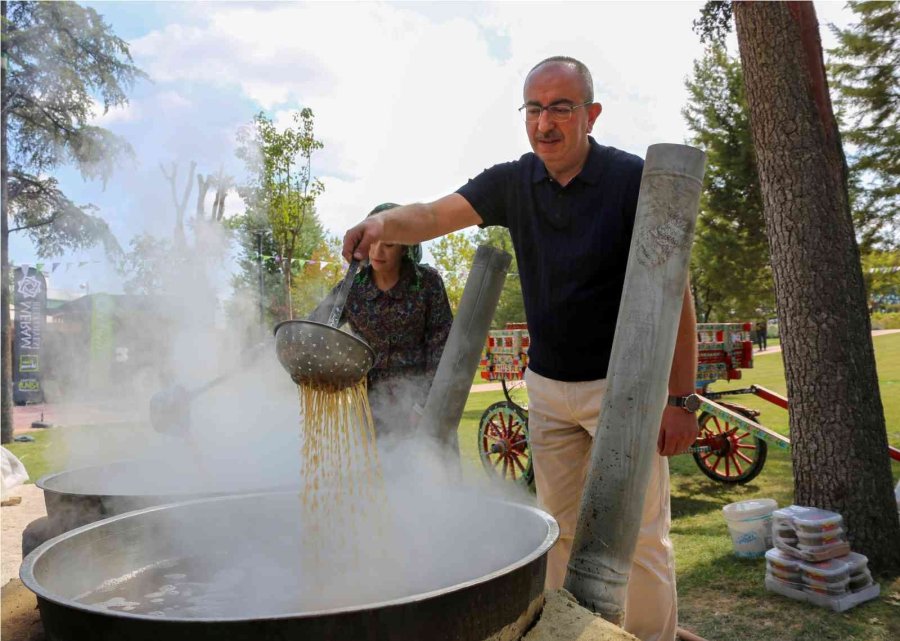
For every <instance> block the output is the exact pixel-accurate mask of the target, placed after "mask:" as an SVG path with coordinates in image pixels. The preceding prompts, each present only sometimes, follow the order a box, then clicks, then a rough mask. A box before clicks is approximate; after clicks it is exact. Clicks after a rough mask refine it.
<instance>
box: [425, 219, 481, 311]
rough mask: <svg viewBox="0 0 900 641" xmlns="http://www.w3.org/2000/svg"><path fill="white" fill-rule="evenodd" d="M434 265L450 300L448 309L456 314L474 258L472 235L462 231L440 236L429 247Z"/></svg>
mask: <svg viewBox="0 0 900 641" xmlns="http://www.w3.org/2000/svg"><path fill="white" fill-rule="evenodd" d="M430 250H431V255H432V256H434V263H435V266H436V267H437V269H438V270H439V271H440V272H441V277H442V278H443V279H444V288H445V289H446V290H447V298H448V299H449V300H450V309H451V310H453V313H454V314H456V309H457V308H458V307H459V300H460V298H462V293H463V289H465V286H466V278H467V277H468V275H469V268H470V267H471V266H472V259H473V258H474V257H475V243H473V242H472V235H471V234H470V233H467V232H464V231H458V232H454V233H452V234H447V235H446V236H441V237H440V238H438V239H437V240H435V241H434V242H433V243H432V244H431V247H430Z"/></svg>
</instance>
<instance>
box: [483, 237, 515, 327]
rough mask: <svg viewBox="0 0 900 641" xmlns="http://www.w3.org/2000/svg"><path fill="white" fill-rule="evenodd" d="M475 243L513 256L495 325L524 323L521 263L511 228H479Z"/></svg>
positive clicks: (495, 316)
mask: <svg viewBox="0 0 900 641" xmlns="http://www.w3.org/2000/svg"><path fill="white" fill-rule="evenodd" d="M475 245H476V246H477V245H487V246H489V247H496V248H497V249H502V250H503V251H505V252H506V253H508V254H509V255H511V256H512V257H513V260H512V264H510V266H509V275H508V276H507V277H506V281H505V282H504V283H503V292H502V293H501V294H500V302H498V303H497V311H496V312H495V313H494V322H493V327H495V328H502V327H503V326H505V325H506V324H507V323H524V322H525V302H524V300H523V299H522V284H521V282H520V281H519V265H518V263H517V262H516V252H515V250H513V244H512V238H510V236H509V230H508V229H507V228H506V227H485V228H483V229H479V230H478V232H477V233H476V235H475Z"/></svg>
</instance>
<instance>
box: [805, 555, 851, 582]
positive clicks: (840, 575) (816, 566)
mask: <svg viewBox="0 0 900 641" xmlns="http://www.w3.org/2000/svg"><path fill="white" fill-rule="evenodd" d="M800 571H801V572H803V576H804V580H806V577H809V578H810V579H812V580H814V581H827V582H828V583H834V582H835V581H840V580H844V579H847V580H848V581H849V580H850V565H849V564H848V563H844V562H843V561H841V560H840V559H829V560H828V561H820V562H819V563H809V562H807V561H801V562H800Z"/></svg>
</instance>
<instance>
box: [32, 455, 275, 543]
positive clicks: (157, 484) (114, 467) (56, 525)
mask: <svg viewBox="0 0 900 641" xmlns="http://www.w3.org/2000/svg"><path fill="white" fill-rule="evenodd" d="M224 481H227V479H224ZM215 482H216V483H217V484H219V486H218V487H216V486H214V485H213V483H212V481H210V480H208V479H204V478H203V477H202V474H201V473H200V472H196V471H195V472H194V473H187V472H185V471H184V470H182V471H181V472H180V473H178V474H173V473H172V471H171V468H170V467H169V466H167V465H166V463H164V462H160V461H140V460H124V461H116V462H113V463H109V464H106V465H94V466H90V467H81V468H76V469H72V470H65V471H63V472H58V473H55V474H48V475H46V476H43V477H41V478H39V479H38V480H37V481H36V483H35V485H37V486H38V487H39V488H41V489H42V490H43V491H44V503H45V504H46V506H47V520H46V521H43V520H41V522H39V523H37V527H36V528H32V530H33V532H31V533H30V536H29V537H27V538H28V539H29V540H26V541H23V548H24V552H25V553H26V554H27V553H28V552H30V551H31V550H32V549H34V548H35V547H37V545H39V544H41V543H43V542H44V541H46V540H47V539H50V538H52V537H54V536H57V535H59V534H62V533H63V532H68V531H69V530H72V529H75V528H77V527H81V526H82V525H87V524H89V523H93V522H95V521H99V520H100V519H105V518H107V517H110V516H116V515H118V514H124V513H125V512H130V511H131V510H138V509H142V508H146V507H152V506H155V505H165V504H167V503H176V502H178V501H187V500H189V499H196V498H203V497H213V496H223V495H229V494H238V493H249V492H262V491H268V490H278V489H287V484H275V483H272V484H269V485H260V484H255V485H251V486H249V487H241V486H239V485H235V486H234V487H228V486H227V485H226V486H225V487H224V488H223V487H222V486H221V483H222V482H223V479H220V478H217V479H215ZM214 488H215V489H214Z"/></svg>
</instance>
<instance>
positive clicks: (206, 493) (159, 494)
mask: <svg viewBox="0 0 900 641" xmlns="http://www.w3.org/2000/svg"><path fill="white" fill-rule="evenodd" d="M144 463H146V464H148V465H149V464H154V463H156V464H159V461H153V460H152V459H118V460H115V461H109V462H108V463H101V464H98V465H84V466H82V467H73V468H71V469H68V470H62V471H60V472H51V473H50V474H44V475H43V476H42V477H40V478H39V479H38V480H36V481H35V482H34V484H35V486H37V487H38V488H40V489H41V490H43V491H44V492H52V493H53V494H63V495H66V496H75V497H79V496H82V497H98V498H126V497H135V498H154V497H156V498H164V497H172V500H171V501H168V502H166V503H160V505H168V504H174V503H180V502H182V499H179V498H177V497H182V496H183V497H184V499H183V500H184V501H188V500H203V499H204V497H208V498H218V497H226V496H234V495H244V494H260V493H266V492H288V491H291V490H295V489H296V488H294V487H292V486H289V485H284V484H279V485H272V486H271V487H247V488H235V489H233V490H228V489H225V490H223V489H215V490H213V489H203V488H197V487H195V488H184V489H182V490H177V491H174V490H173V491H168V490H159V491H146V492H116V491H114V490H110V491H106V492H83V491H79V490H74V489H71V488H68V489H62V488H58V487H53V486H52V481H53V480H54V479H57V478H60V477H64V476H69V475H71V476H73V477H74V476H75V475H76V474H77V473H79V472H82V473H83V472H87V471H89V470H103V469H104V468H111V467H114V466H125V465H129V464H136V465H140V464H144ZM201 495H202V496H201ZM153 507H158V506H155V505H154V506H153Z"/></svg>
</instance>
